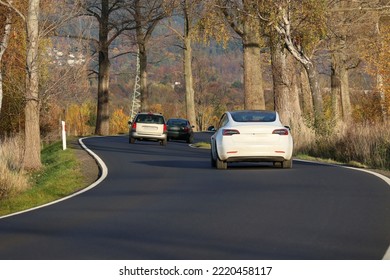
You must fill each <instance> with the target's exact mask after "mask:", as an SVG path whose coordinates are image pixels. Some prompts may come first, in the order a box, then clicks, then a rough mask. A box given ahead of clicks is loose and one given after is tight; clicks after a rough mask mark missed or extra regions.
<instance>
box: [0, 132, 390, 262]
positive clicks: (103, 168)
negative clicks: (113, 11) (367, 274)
mask: <svg viewBox="0 0 390 280" xmlns="http://www.w3.org/2000/svg"><path fill="white" fill-rule="evenodd" d="M83 139H85V138H83ZM83 139H80V140H79V143H80V145H81V146H82V148H83V149H85V150H86V151H87V152H88V153H89V154H90V155H91V156H93V157H94V158H95V159H96V161H97V163H98V164H99V166H100V168H101V176H100V177H99V179H98V180H97V181H96V182H94V183H93V184H91V185H90V186H88V187H87V188H85V189H83V190H81V191H79V192H77V193H74V194H72V195H70V196H67V197H64V198H62V199H59V200H56V201H53V202H51V203H47V204H45V205H41V206H38V207H34V208H31V209H28V210H24V211H20V212H17V213H13V214H10V215H6V216H3V217H0V219H4V218H7V217H10V216H15V215H19V214H22V213H26V212H30V211H33V210H37V209H40V208H43V207H47V206H49V205H53V204H56V203H59V202H62V201H64V200H67V199H70V198H73V197H75V196H77V195H80V194H82V193H84V192H87V191H88V190H91V189H93V188H95V187H96V186H97V185H99V184H100V183H101V182H102V181H103V180H104V179H105V178H106V177H107V175H108V169H107V166H106V164H105V163H104V162H103V160H102V159H101V158H100V157H99V156H98V155H96V154H95V153H94V152H92V151H91V150H90V149H88V148H87V147H86V145H85V144H84V143H83ZM297 161H298V160H297ZM299 161H302V160H299ZM302 162H305V161H302ZM306 162H310V163H312V164H313V163H315V162H312V161H306ZM321 164H322V165H324V164H323V163H321ZM327 165H330V164H327ZM334 166H336V167H342V168H348V169H353V170H357V171H361V172H362V171H363V172H367V173H370V174H372V175H375V176H376V177H378V178H380V179H381V180H383V181H385V182H386V183H387V184H388V185H389V186H390V179H389V178H387V177H385V176H383V175H381V174H378V173H376V172H373V171H369V170H364V169H358V168H352V167H344V166H339V165H334ZM382 259H383V260H390V247H389V248H388V249H387V251H386V253H385V255H384V256H383V258H382Z"/></svg>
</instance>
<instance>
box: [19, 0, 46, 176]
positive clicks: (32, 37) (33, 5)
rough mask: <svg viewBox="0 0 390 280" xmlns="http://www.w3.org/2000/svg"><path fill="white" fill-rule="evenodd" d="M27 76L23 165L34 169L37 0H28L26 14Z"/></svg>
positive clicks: (37, 159) (37, 145)
mask: <svg viewBox="0 0 390 280" xmlns="http://www.w3.org/2000/svg"><path fill="white" fill-rule="evenodd" d="M26 26H27V61H26V69H27V78H26V104H25V109H24V113H25V129H24V132H25V149H24V157H23V166H24V168H25V169H30V170H35V169H39V168H40V167H41V166H42V163H41V136H40V129H39V110H40V102H39V87H38V86H39V73H38V71H39V67H38V63H39V60H38V46H39V0H30V1H29V6H28V15H27V23H26Z"/></svg>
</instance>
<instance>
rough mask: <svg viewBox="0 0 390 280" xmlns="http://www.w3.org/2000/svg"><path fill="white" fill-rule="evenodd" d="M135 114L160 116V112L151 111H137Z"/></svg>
mask: <svg viewBox="0 0 390 280" xmlns="http://www.w3.org/2000/svg"><path fill="white" fill-rule="evenodd" d="M137 115H157V116H162V114H161V113H153V112H139V113H138V114H137Z"/></svg>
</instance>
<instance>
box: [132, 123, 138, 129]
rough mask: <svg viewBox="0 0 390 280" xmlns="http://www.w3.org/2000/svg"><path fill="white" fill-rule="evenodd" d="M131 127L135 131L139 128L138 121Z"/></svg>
mask: <svg viewBox="0 0 390 280" xmlns="http://www.w3.org/2000/svg"><path fill="white" fill-rule="evenodd" d="M131 129H132V130H134V131H135V130H137V123H136V122H134V123H133V125H132V126H131Z"/></svg>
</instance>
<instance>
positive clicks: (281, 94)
mask: <svg viewBox="0 0 390 280" xmlns="http://www.w3.org/2000/svg"><path fill="white" fill-rule="evenodd" d="M278 38H279V36H277V35H276V34H272V35H271V67H272V78H273V90H274V108H275V110H276V111H277V112H278V113H279V117H280V120H281V121H282V123H284V124H286V125H287V124H290V122H291V112H290V110H291V108H290V101H289V94H290V88H291V81H290V80H289V75H291V72H289V73H288V69H287V61H286V57H287V53H286V51H285V48H284V45H283V44H282V43H283V42H280V40H278Z"/></svg>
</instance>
